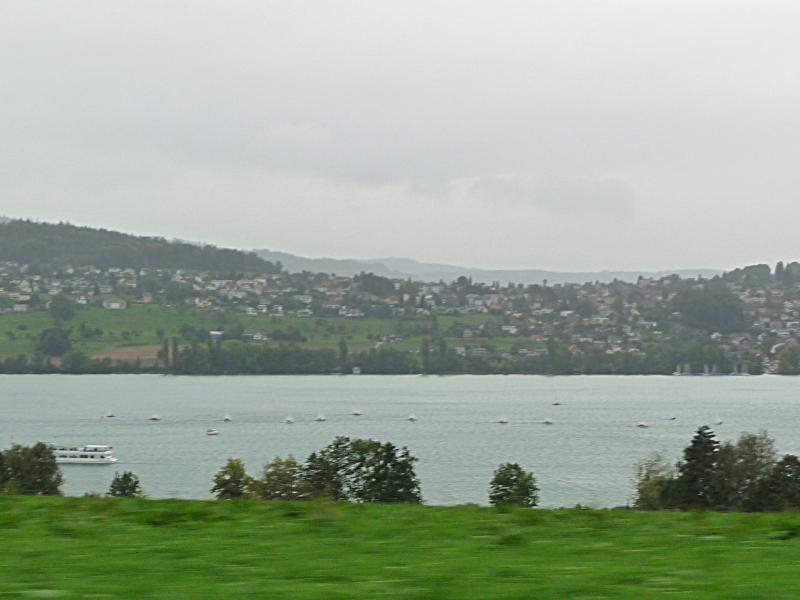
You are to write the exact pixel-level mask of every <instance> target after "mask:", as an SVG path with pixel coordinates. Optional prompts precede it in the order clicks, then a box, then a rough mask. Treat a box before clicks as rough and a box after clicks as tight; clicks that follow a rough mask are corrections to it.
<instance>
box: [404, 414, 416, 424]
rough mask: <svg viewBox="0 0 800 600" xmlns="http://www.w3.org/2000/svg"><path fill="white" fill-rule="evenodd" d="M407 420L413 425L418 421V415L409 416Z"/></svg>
mask: <svg viewBox="0 0 800 600" xmlns="http://www.w3.org/2000/svg"><path fill="white" fill-rule="evenodd" d="M406 420H407V421H411V422H412V423H413V422H414V421H416V420H417V415H415V414H413V413H412V414H410V415H408V418H407V419H406Z"/></svg>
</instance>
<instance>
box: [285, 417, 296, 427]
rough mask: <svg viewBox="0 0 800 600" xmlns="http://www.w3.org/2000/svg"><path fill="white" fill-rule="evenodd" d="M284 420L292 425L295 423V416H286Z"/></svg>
mask: <svg viewBox="0 0 800 600" xmlns="http://www.w3.org/2000/svg"><path fill="white" fill-rule="evenodd" d="M283 422H284V423H286V424H287V425H291V424H292V423H294V418H293V417H286V418H285V419H284V420H283Z"/></svg>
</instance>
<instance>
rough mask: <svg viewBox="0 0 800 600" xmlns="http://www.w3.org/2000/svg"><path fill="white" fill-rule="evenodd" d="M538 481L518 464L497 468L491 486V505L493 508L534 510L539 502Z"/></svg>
mask: <svg viewBox="0 0 800 600" xmlns="http://www.w3.org/2000/svg"><path fill="white" fill-rule="evenodd" d="M538 491H539V488H538V487H536V479H535V478H534V477H533V473H529V472H527V471H525V470H524V469H523V468H522V467H520V466H519V465H518V464H517V463H504V464H502V465H500V466H499V467H497V470H496V471H495V472H494V477H492V482H491V483H490V484H489V503H490V504H491V505H492V506H523V507H526V508H532V507H534V506H536V505H537V504H538V502H539V496H538V495H537V492H538Z"/></svg>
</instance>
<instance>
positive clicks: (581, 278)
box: [256, 250, 722, 284]
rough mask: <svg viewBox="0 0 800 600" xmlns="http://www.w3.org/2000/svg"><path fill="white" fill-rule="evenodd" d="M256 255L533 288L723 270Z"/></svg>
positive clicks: (301, 267) (304, 267) (348, 272)
mask: <svg viewBox="0 0 800 600" xmlns="http://www.w3.org/2000/svg"><path fill="white" fill-rule="evenodd" d="M256 253H257V254H258V255H259V256H261V257H262V258H264V259H266V260H270V261H280V262H281V263H282V264H283V267H284V268H285V269H286V270H288V271H289V272H292V273H295V272H300V271H310V272H314V273H335V274H337V275H344V276H347V277H351V276H353V275H356V274H358V273H361V272H367V273H374V274H376V275H382V276H384V277H393V278H401V279H407V278H411V279H421V280H424V281H440V280H442V281H453V280H455V279H458V278H459V277H461V276H465V277H472V280H473V281H477V282H484V283H491V282H492V281H499V282H500V283H502V284H506V283H509V282H514V283H523V284H533V283H541V282H542V281H543V280H545V279H546V280H547V281H548V283H551V284H552V283H585V282H587V281H600V282H603V283H607V282H610V281H613V280H614V279H619V280H620V281H636V280H637V279H638V278H639V276H640V275H641V276H643V277H655V278H659V277H666V276H668V275H673V274H675V275H680V276H681V277H683V278H696V277H698V276H702V277H705V278H710V277H714V276H715V275H721V274H722V270H721V269H675V270H674V271H585V272H564V271H544V270H541V269H515V270H512V269H499V270H492V269H476V268H472V267H459V266H456V265H448V264H437V263H424V262H419V261H416V260H412V259H410V258H375V259H367V260H359V259H337V258H306V257H302V256H296V255H293V254H287V253H285V252H273V251H270V250H257V251H256Z"/></svg>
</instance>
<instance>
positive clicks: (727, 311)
mask: <svg viewBox="0 0 800 600" xmlns="http://www.w3.org/2000/svg"><path fill="white" fill-rule="evenodd" d="M767 271H768V272H769V269H767ZM673 305H674V308H675V310H677V311H679V312H680V313H681V319H682V320H683V322H684V323H685V324H686V325H688V326H690V327H695V328H697V329H704V330H706V331H718V332H720V333H731V332H733V331H741V330H743V329H745V327H746V324H747V322H746V319H745V316H744V309H743V304H742V301H741V300H740V299H739V297H738V296H736V294H734V293H733V292H732V291H730V290H729V289H728V288H727V287H726V286H725V285H724V284H722V283H714V284H711V283H709V284H707V285H704V286H703V287H702V288H689V289H687V290H684V291H682V292H680V293H678V294H677V295H676V296H675V299H674V301H673Z"/></svg>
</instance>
